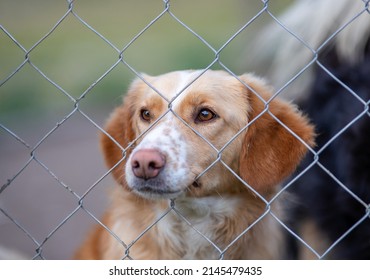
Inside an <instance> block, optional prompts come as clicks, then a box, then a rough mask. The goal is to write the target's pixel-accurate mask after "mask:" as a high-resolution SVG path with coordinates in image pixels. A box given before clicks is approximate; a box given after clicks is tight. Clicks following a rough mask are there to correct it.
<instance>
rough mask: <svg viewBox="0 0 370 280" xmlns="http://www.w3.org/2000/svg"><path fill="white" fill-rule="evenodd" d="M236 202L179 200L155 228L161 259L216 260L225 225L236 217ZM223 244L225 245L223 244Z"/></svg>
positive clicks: (215, 198) (237, 200) (215, 199)
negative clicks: (161, 254)
mask: <svg viewBox="0 0 370 280" xmlns="http://www.w3.org/2000/svg"><path fill="white" fill-rule="evenodd" d="M238 202H239V199H238V198H232V199H230V198H228V199H226V198H221V197H208V198H201V199H199V198H198V199H181V200H178V201H176V203H175V207H174V209H173V210H172V211H171V212H170V213H168V215H167V216H165V217H164V218H163V219H162V220H161V221H159V222H158V224H157V228H156V229H157V233H158V242H159V243H160V247H161V249H162V252H163V254H164V255H166V254H168V256H164V258H181V259H219V258H220V256H221V254H222V250H223V249H224V248H222V246H223V245H224V244H218V243H219V242H220V239H223V238H224V237H223V236H220V233H221V232H223V231H224V229H225V228H224V227H225V226H226V223H225V221H226V220H228V219H231V218H232V216H234V215H235V207H234V206H235V205H236V204H237V203H238ZM222 243H224V242H222Z"/></svg>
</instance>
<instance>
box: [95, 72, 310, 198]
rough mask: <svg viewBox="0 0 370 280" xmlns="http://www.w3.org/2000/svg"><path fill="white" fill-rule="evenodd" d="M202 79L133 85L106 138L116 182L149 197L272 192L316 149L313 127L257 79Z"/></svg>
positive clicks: (177, 77) (180, 77)
mask: <svg viewBox="0 0 370 280" xmlns="http://www.w3.org/2000/svg"><path fill="white" fill-rule="evenodd" d="M201 73H202V72H201V71H178V72H172V73H168V74H165V75H162V76H157V77H151V76H146V75H144V76H143V78H144V80H145V82H144V81H143V80H141V79H137V80H136V81H134V82H133V84H132V85H131V87H130V89H129V91H128V93H127V95H126V97H125V98H124V102H123V105H122V106H121V107H119V108H117V109H116V110H115V111H114V112H113V114H112V116H111V118H110V119H109V121H108V123H107V126H106V132H107V134H109V135H110V137H109V136H107V135H106V134H102V147H103V152H104V155H105V159H106V162H107V164H108V166H109V167H110V168H112V167H114V169H113V171H112V172H113V175H114V177H115V179H116V180H117V181H118V182H119V183H120V184H121V185H123V186H124V187H127V188H128V189H130V190H131V191H133V192H134V193H136V194H139V195H140V196H142V197H146V198H175V197H177V196H179V195H189V196H205V195H210V194H213V193H224V192H227V193H231V192H240V191H242V190H246V189H248V186H250V187H252V188H254V189H255V190H256V191H257V192H259V193H261V194H262V195H263V194H266V193H270V192H272V191H273V190H274V187H275V186H276V185H277V184H278V183H280V182H281V181H282V180H283V179H284V178H285V177H287V176H288V175H290V174H291V173H292V172H293V171H294V169H295V168H296V166H297V165H298V163H299V162H300V160H301V159H302V158H303V156H304V155H305V153H306V151H307V146H312V145H313V142H314V140H313V138H314V130H313V127H312V126H311V125H310V124H309V122H308V120H307V119H306V118H305V117H304V116H302V114H301V113H300V112H298V111H297V109H296V108H295V107H294V106H292V105H291V104H289V103H287V102H284V101H281V100H278V99H276V98H274V99H272V100H270V98H271V92H270V91H271V90H270V88H269V87H268V86H267V85H265V82H264V81H263V80H261V79H259V78H256V77H254V76H253V75H248V74H247V75H243V76H240V77H238V79H237V78H235V77H233V76H231V75H229V74H228V73H226V72H223V71H211V70H208V71H206V72H205V73H203V74H202V75H200V74H201ZM246 85H247V86H246ZM112 139H114V140H115V141H113V140H112ZM115 142H118V143H119V145H117V144H116V143H115ZM303 143H306V144H303ZM119 146H121V147H119ZM122 148H123V149H122Z"/></svg>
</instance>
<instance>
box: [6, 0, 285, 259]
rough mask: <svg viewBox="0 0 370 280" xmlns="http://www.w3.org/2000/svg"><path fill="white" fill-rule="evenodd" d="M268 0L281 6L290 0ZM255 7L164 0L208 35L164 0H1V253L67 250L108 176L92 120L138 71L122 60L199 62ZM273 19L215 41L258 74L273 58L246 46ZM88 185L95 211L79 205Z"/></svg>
mask: <svg viewBox="0 0 370 280" xmlns="http://www.w3.org/2000/svg"><path fill="white" fill-rule="evenodd" d="M270 2H271V3H270V4H269V11H270V12H271V13H273V14H275V15H279V13H280V12H282V11H283V10H284V8H285V7H286V5H288V4H289V3H291V2H292V1H270ZM263 7H264V5H263V2H262V1H260V0H255V1H254V0H250V1H244V0H228V1H214V0H203V1H196V0H186V1H185V0H174V1H170V10H169V11H170V12H171V13H172V15H174V16H175V17H177V18H178V19H179V20H180V21H182V22H183V23H184V24H185V25H186V26H187V27H188V28H190V29H191V30H193V31H194V32H195V33H196V34H198V35H199V36H201V38H202V40H204V41H205V42H207V43H205V42H204V41H202V40H200V39H199V38H198V37H197V36H195V35H194V34H193V33H192V32H190V31H189V30H188V28H186V27H184V26H183V25H182V24H181V23H179V22H178V21H177V20H176V19H175V18H174V17H173V16H172V15H171V14H169V13H164V14H163V15H162V16H161V17H160V18H158V19H157V20H156V21H155V22H153V20H154V19H156V18H157V17H158V16H159V15H160V14H162V12H163V11H164V9H165V3H164V1H162V0H146V1H142V0H139V1H138V0H125V1H121V0H109V1H98V0H76V1H73V2H72V3H69V2H68V1H65V0H58V1H46V0H17V1H13V0H1V1H0V26H1V29H0V210H1V212H0V258H5V259H7V258H33V257H34V256H35V255H37V254H36V250H38V252H39V253H40V254H39V255H37V258H39V257H41V258H45V259H69V258H71V257H72V255H73V251H74V250H75V249H76V246H78V244H80V243H81V241H82V239H83V237H84V236H85V234H86V232H87V231H88V229H89V228H90V227H91V225H93V224H94V223H96V221H95V219H94V218H93V217H96V218H99V217H100V216H101V214H102V212H103V210H104V208H105V206H106V205H107V203H108V199H107V197H108V195H107V193H109V189H110V188H112V187H114V182H113V180H112V178H111V177H110V176H109V175H108V176H104V175H105V174H106V172H107V169H106V168H105V165H104V162H103V160H102V156H101V153H100V150H99V139H98V134H99V129H98V126H99V127H102V126H103V125H104V121H105V119H106V118H107V117H108V116H109V113H110V111H111V110H112V109H113V108H114V107H115V106H117V105H119V104H120V102H121V98H122V96H123V94H124V93H125V91H126V89H127V86H128V85H129V83H130V82H131V81H132V80H133V79H134V78H135V74H134V72H133V71H132V70H131V69H130V68H132V69H134V70H135V71H137V72H145V73H148V74H151V75H156V74H161V73H165V72H169V71H173V70H180V69H188V68H191V69H198V68H206V67H208V66H209V65H210V64H211V63H212V62H213V61H214V60H215V52H214V51H213V50H212V49H211V48H209V46H207V44H208V45H210V46H211V47H212V48H213V49H215V50H216V51H218V50H219V49H220V48H221V47H222V46H224V44H225V43H226V42H228V41H229V39H230V38H232V37H233V36H234V34H236V32H237V31H238V30H240V29H241V28H242V27H243V26H244V25H245V24H246V23H247V22H249V21H250V20H251V19H252V18H254V17H255V16H256V15H257V14H258V13H259V12H260V11H261V10H262V9H263ZM70 8H71V9H70ZM271 21H272V20H271V17H270V16H268V15H267V14H266V13H262V14H261V16H260V17H258V18H256V19H255V20H254V21H253V22H252V23H251V24H250V25H249V26H248V27H246V28H245V29H244V30H242V32H241V33H239V34H238V35H237V36H236V37H235V38H234V39H233V40H231V41H230V43H228V44H227V45H226V46H225V47H224V48H222V51H221V52H220V53H219V56H220V61H221V62H222V63H223V64H224V65H225V66H226V67H228V68H229V69H230V70H231V71H233V72H234V73H236V74H241V73H243V72H249V71H254V72H257V74H260V75H264V72H265V70H266V69H268V67H269V65H268V64H266V65H262V66H261V65H253V64H248V63H246V62H245V61H246V60H247V59H246V56H248V55H249V53H248V52H246V48H247V46H248V44H249V42H251V40H253V38H254V36H255V34H257V33H258V32H259V30H260V28H262V26H266V25H268V24H269V23H270V22H271ZM151 22H153V24H152V25H150V26H149V27H148V29H147V30H146V31H145V32H144V33H142V34H141V35H140V36H139V37H138V38H137V39H136V40H134V41H132V40H133V39H134V38H135V37H136V36H137V35H138V34H139V33H140V32H141V31H142V30H143V29H144V28H145V27H147V26H148V25H149V24H150V23H151ZM57 23H58V24H57ZM54 27H55V29H53V28H54ZM51 30H52V32H51V33H50V34H49V32H50V31H51ZM94 30H95V31H94ZM97 33H98V34H97ZM47 34H49V35H48V36H46V37H44V36H45V35H47ZM101 36H102V37H104V39H103V38H102V37H101ZM42 38H44V39H43V40H41V39H42ZM107 41H108V42H107ZM130 42H131V43H130ZM122 50H124V52H123V53H122V57H123V60H124V61H125V63H123V62H119V60H120V55H121V54H120V52H121V51H122ZM255 51H258V50H255ZM252 55H253V54H252ZM126 64H128V65H129V67H128V66H127V65H126ZM113 66H114V67H113ZM212 68H213V69H217V68H221V67H220V65H219V64H218V63H216V64H214V66H212ZM96 82H97V83H96ZM76 108H78V110H76ZM86 193H87V195H86V197H85V199H84V207H85V208H86V209H87V210H88V211H89V212H90V213H91V215H89V214H87V213H86V212H85V211H81V210H78V211H75V210H76V209H77V208H78V202H79V197H81V196H83V195H85V194H86Z"/></svg>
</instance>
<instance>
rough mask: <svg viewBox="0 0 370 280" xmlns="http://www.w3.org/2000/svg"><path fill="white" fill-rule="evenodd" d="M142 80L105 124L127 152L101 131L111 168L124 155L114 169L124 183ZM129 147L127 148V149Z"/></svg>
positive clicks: (105, 155) (136, 81)
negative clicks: (133, 120)
mask: <svg viewBox="0 0 370 280" xmlns="http://www.w3.org/2000/svg"><path fill="white" fill-rule="evenodd" d="M142 84H143V82H141V80H135V81H134V82H133V83H132V85H131V87H130V89H129V91H128V93H127V94H126V96H125V97H124V99H123V104H122V105H121V106H120V107H118V108H116V109H115V110H114V111H113V113H112V114H111V116H110V118H109V119H108V121H107V123H106V125H105V128H104V130H105V132H106V133H107V134H108V135H109V136H110V137H111V138H113V139H114V140H115V141H117V143H118V144H119V145H120V146H121V147H122V148H123V149H125V153H124V151H123V150H122V148H121V147H119V146H118V145H117V144H116V143H115V142H114V141H113V140H112V139H111V138H110V137H109V136H107V135H106V134H105V133H101V138H100V144H101V147H102V150H103V154H104V158H105V162H106V164H107V166H108V167H109V168H112V167H113V166H115V165H116V164H117V163H118V162H119V161H120V160H122V158H123V157H125V159H124V160H123V161H122V162H121V163H120V164H119V165H118V166H117V167H116V168H114V169H113V170H112V173H113V176H114V178H115V179H116V180H117V182H118V183H120V184H123V181H124V169H125V162H126V160H127V159H128V157H129V153H130V152H131V149H127V147H128V146H129V144H130V142H132V141H134V140H135V132H134V130H133V126H132V117H133V109H132V107H133V103H134V101H135V97H136V96H137V94H138V93H139V91H140V90H142ZM126 149H127V150H126Z"/></svg>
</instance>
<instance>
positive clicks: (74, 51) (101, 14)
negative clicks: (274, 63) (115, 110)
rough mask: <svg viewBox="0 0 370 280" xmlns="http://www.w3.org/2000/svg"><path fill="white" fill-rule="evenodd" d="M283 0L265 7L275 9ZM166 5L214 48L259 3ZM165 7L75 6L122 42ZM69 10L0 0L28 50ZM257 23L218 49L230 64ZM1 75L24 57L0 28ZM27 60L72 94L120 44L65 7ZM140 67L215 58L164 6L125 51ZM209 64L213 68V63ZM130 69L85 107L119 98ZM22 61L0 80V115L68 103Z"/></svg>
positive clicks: (40, 0)
mask: <svg viewBox="0 0 370 280" xmlns="http://www.w3.org/2000/svg"><path fill="white" fill-rule="evenodd" d="M288 2H289V1H280V4H278V5H277V6H276V7H275V6H271V9H275V10H276V11H278V10H280V9H281V8H282V7H283V6H284V5H283V4H282V3H284V4H286V3H288ZM170 4H171V6H170V7H171V9H170V11H171V12H172V13H173V14H174V15H175V16H176V17H178V18H179V19H180V20H182V21H183V22H184V23H185V24H186V25H188V26H189V27H190V28H191V29H192V30H194V31H195V32H196V33H197V34H199V35H200V36H202V37H203V38H204V39H205V40H206V41H207V43H208V44H210V45H211V46H212V47H213V48H215V49H216V50H218V49H219V48H220V47H221V46H222V45H223V44H224V43H225V42H226V41H227V40H228V39H229V38H230V37H231V36H233V34H234V33H235V32H236V31H237V30H239V28H240V27H242V26H243V25H244V24H245V23H246V22H248V21H249V20H250V19H251V18H252V17H253V16H254V15H255V14H256V13H257V12H258V11H259V10H260V9H261V8H262V7H263V6H262V4H261V1H259V0H255V1H240V0H233V1H213V0H203V1H195V0H189V1H185V0H173V1H171V2H170ZM163 9H164V3H163V1H161V0H146V1H138V0H125V1H121V0H110V1H97V0H89V1H87V0H77V1H75V2H74V8H73V12H74V13H76V14H77V15H78V16H79V17H81V18H82V19H83V20H84V21H86V22H87V23H88V24H89V25H91V26H92V27H93V28H94V29H95V30H96V31H97V32H99V33H100V34H102V35H103V36H104V37H105V38H106V39H107V40H109V41H110V42H111V43H112V44H113V45H114V46H115V47H116V48H118V49H119V50H122V49H123V48H124V47H125V46H127V44H129V42H130V41H131V40H132V39H133V38H134V37H135V36H136V35H137V34H138V33H139V32H140V31H141V30H143V29H144V28H145V27H146V26H147V25H148V24H149V23H150V22H151V21H152V20H153V19H154V18H156V17H157V16H158V15H159V14H160V13H161V12H162V11H163ZM67 10H68V3H67V1H62V0H60V1H47V0H33V1H30V0H23V1H20V0H19V1H13V0H2V1H1V2H0V24H1V25H2V26H3V28H5V29H6V30H7V31H8V32H10V33H11V34H12V36H14V38H15V39H16V40H17V41H18V42H19V43H20V44H22V46H23V47H24V48H25V49H26V50H27V51H29V50H30V49H31V48H32V46H34V45H35V43H37V42H38V41H39V40H40V39H41V38H42V37H43V36H44V35H45V34H47V33H48V32H49V31H50V30H51V29H52V27H53V26H54V25H55V24H56V23H57V22H58V21H59V20H60V19H61V18H62V16H63V15H64V14H65V13H66V12H67ZM256 29H258V24H257V23H256V24H255V25H252V26H250V27H248V28H247V29H246V30H245V31H244V32H243V33H241V34H240V36H238V37H237V38H236V39H235V41H233V42H231V43H230V45H228V46H227V47H226V48H225V49H224V50H223V51H222V52H221V54H220V57H221V60H222V62H223V63H224V64H226V65H227V66H228V67H229V68H231V69H232V70H233V71H236V72H240V71H243V70H244V67H243V66H241V63H240V62H241V59H242V58H241V54H242V52H243V49H244V47H245V44H247V42H248V40H249V39H250V38H251V36H252V34H253V32H255V30H256ZM0 42H1V43H0V81H2V80H4V79H6V78H7V77H8V76H9V75H10V74H11V73H12V72H13V71H14V70H15V69H16V68H17V67H18V66H19V65H20V64H21V63H22V62H23V61H24V60H25V52H24V51H23V50H21V49H20V48H19V47H18V46H16V44H14V42H13V41H12V40H11V39H10V38H9V37H8V36H7V35H6V34H5V33H4V32H2V31H0ZM28 56H29V58H30V61H31V62H32V64H33V65H35V66H36V67H37V68H38V69H40V71H42V73H44V74H45V75H46V76H47V77H48V78H49V79H51V80H52V81H53V82H54V83H56V84H57V85H58V86H59V87H60V88H62V89H63V91H65V93H67V94H68V95H70V96H71V98H73V99H76V100H77V99H79V97H80V96H81V95H82V94H83V93H85V92H86V90H87V89H88V88H89V87H90V86H91V85H92V84H93V83H94V82H95V81H97V80H98V79H100V78H101V77H102V76H103V75H104V74H105V73H106V72H107V71H108V69H110V68H111V67H112V66H113V65H114V64H115V63H116V62H117V61H118V59H119V52H117V51H116V50H115V49H114V48H112V47H111V46H110V45H109V44H107V43H106V42H104V41H103V40H102V39H101V38H99V36H97V35H96V34H95V33H94V32H92V31H91V30H90V29H89V28H87V27H86V26H85V25H84V24H82V23H81V22H80V21H79V20H78V19H77V18H76V17H75V16H74V15H73V14H69V15H68V16H67V17H66V18H65V19H64V20H63V21H62V22H61V24H60V25H59V26H58V27H57V28H56V29H55V30H54V32H53V33H51V35H50V36H49V37H47V38H46V39H45V40H44V41H42V42H41V43H40V44H39V45H38V46H36V47H35V48H34V49H32V51H31V52H30V53H29V54H28ZM123 57H124V59H125V61H127V63H129V64H130V65H131V66H132V67H133V68H135V70H137V71H138V72H146V73H148V74H153V75H155V74H160V73H163V72H168V71H172V70H178V69H187V68H192V69H196V68H205V67H207V66H208V65H209V64H210V63H211V62H212V61H213V60H214V58H215V53H214V52H213V51H212V50H210V49H209V48H208V47H207V46H206V45H205V44H204V43H203V42H201V41H200V40H199V39H198V38H197V37H196V36H194V35H193V34H192V33H191V32H189V31H188V30H186V29H185V28H184V27H183V26H182V25H181V24H179V23H178V22H176V20H174V19H173V18H172V17H171V16H170V15H169V14H168V13H165V14H164V15H163V17H161V18H160V19H159V20H158V21H157V22H155V23H154V24H153V25H152V26H151V27H150V28H149V29H148V30H147V31H146V32H144V33H143V35H142V36H140V37H139V38H138V39H137V40H136V41H134V42H133V43H132V45H131V46H130V47H128V48H127V49H126V51H125V52H124V53H123ZM217 67H218V66H217V65H215V67H213V68H217ZM133 78H134V74H133V73H132V72H131V71H130V70H129V69H128V68H127V67H126V66H125V65H124V64H123V63H120V64H119V65H118V66H117V67H116V68H114V69H113V70H112V71H111V72H110V73H108V75H107V76H105V77H104V79H102V80H101V82H99V83H98V84H97V85H96V86H95V87H93V88H92V89H91V90H90V91H89V92H88V93H87V94H86V96H85V98H84V99H83V100H81V105H82V106H84V107H86V108H97V109H101V108H105V109H110V108H111V107H113V106H114V105H115V104H117V103H118V102H119V100H120V96H121V95H122V94H124V92H125V90H126V89H127V86H128V84H129V82H130V81H131V80H132V79H133ZM63 91H61V90H60V89H58V88H56V87H55V86H54V85H52V84H51V83H50V82H48V81H47V80H46V79H45V78H44V77H42V75H40V73H38V72H37V71H35V69H34V68H33V67H32V66H31V65H29V64H28V63H27V64H26V65H25V66H24V67H23V68H22V69H21V70H20V71H19V72H18V73H16V74H15V75H14V76H13V77H12V78H11V79H10V80H8V81H7V82H6V83H4V84H3V85H2V86H0V122H1V121H2V120H4V119H11V118H13V117H15V116H19V115H29V116H31V115H32V114H33V113H34V112H37V114H38V115H41V116H42V115H43V114H47V113H50V112H55V111H58V110H59V111H61V112H68V111H69V110H71V109H73V106H74V103H73V102H72V101H71V100H70V98H69V97H68V96H67V95H66V94H65V93H64V92H63Z"/></svg>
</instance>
